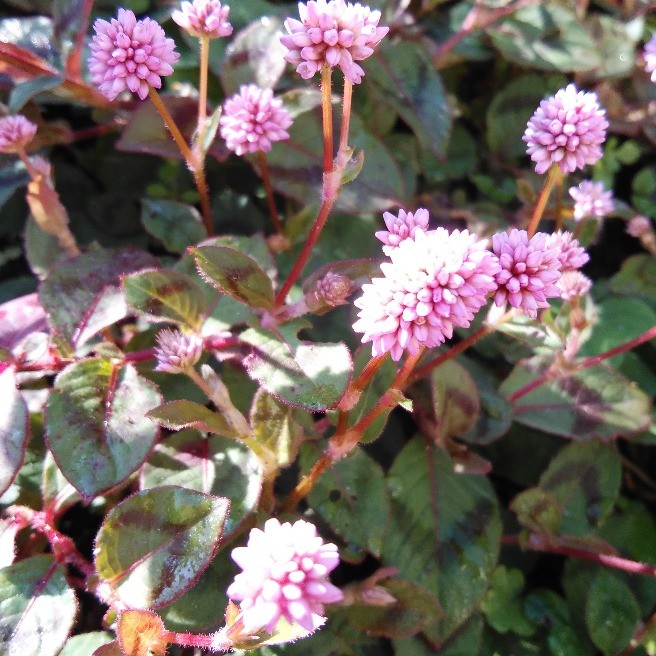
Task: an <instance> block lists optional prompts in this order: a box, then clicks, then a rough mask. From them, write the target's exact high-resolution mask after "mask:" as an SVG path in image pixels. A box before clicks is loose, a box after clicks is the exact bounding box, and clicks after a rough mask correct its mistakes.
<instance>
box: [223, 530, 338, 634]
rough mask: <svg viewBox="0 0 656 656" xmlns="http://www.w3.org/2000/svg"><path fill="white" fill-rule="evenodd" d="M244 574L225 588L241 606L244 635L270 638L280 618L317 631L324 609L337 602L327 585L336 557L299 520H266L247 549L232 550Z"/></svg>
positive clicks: (333, 589)
mask: <svg viewBox="0 0 656 656" xmlns="http://www.w3.org/2000/svg"><path fill="white" fill-rule="evenodd" d="M232 559H233V560H234V561H235V562H236V563H237V565H239V567H241V569H242V570H243V571H242V572H241V573H240V574H237V576H236V577H235V580H234V581H233V583H232V584H231V585H230V587H229V588H228V596H229V597H230V598H231V599H234V600H236V601H240V602H241V603H240V608H241V610H242V619H243V622H244V630H245V631H246V632H249V631H251V632H256V631H258V630H260V629H262V628H264V629H266V630H267V631H268V632H269V633H272V632H273V630H274V629H275V626H276V624H277V623H278V620H279V619H280V618H284V619H285V620H286V621H287V622H289V623H290V624H300V626H302V627H303V628H304V629H306V630H307V631H314V630H315V629H317V628H319V627H320V626H321V625H322V624H323V622H324V620H325V618H324V617H323V614H324V607H323V605H324V604H329V603H334V602H336V601H341V600H342V598H343V594H342V591H341V590H340V589H339V588H337V587H335V586H334V585H333V584H332V583H330V581H328V574H329V573H330V572H331V571H332V570H333V569H335V567H337V565H338V563H339V554H338V553H337V547H336V546H335V545H334V544H332V543H327V544H326V543H324V541H323V540H322V539H321V537H320V536H318V535H317V530H316V528H315V527H314V525H313V524H310V523H309V522H306V521H304V520H302V519H299V520H298V521H297V522H294V524H290V523H289V522H285V523H284V524H281V523H280V522H279V521H278V520H277V519H269V520H268V521H267V522H266V523H265V524H264V528H263V529H262V530H260V529H258V528H254V529H252V530H251V532H250V535H249V538H248V544H247V546H245V547H237V548H236V549H233V550H232Z"/></svg>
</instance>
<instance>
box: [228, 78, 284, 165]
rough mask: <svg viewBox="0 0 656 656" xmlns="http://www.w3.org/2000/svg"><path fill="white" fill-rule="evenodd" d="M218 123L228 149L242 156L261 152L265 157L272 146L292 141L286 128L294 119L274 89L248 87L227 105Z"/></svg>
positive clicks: (242, 88) (240, 91)
mask: <svg viewBox="0 0 656 656" xmlns="http://www.w3.org/2000/svg"><path fill="white" fill-rule="evenodd" d="M219 122H220V126H221V128H220V129H221V136H222V137H223V138H224V139H225V140H226V144H227V146H228V148H229V149H230V150H232V151H234V152H235V153H236V154H237V155H243V154H245V153H256V152H257V151H258V150H261V151H262V152H263V153H266V152H268V151H269V150H271V143H272V142H274V141H282V140H283V139H289V133H288V132H287V128H288V127H289V126H290V125H291V124H292V119H291V116H290V115H289V112H288V111H287V110H286V109H285V108H284V107H283V105H282V100H280V98H274V97H273V91H271V89H261V88H260V87H258V86H256V85H255V84H249V85H248V86H246V85H243V86H242V87H241V88H240V89H239V93H236V94H235V95H234V96H232V97H230V98H228V100H226V101H225V103H224V105H223V115H222V116H221V118H220V120H219Z"/></svg>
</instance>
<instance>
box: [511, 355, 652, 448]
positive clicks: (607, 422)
mask: <svg viewBox="0 0 656 656" xmlns="http://www.w3.org/2000/svg"><path fill="white" fill-rule="evenodd" d="M547 366H548V363H546V362H545V361H544V360H542V359H540V358H533V359H531V360H524V361H522V362H520V363H519V364H517V365H516V366H515V368H514V369H513V370H512V372H511V374H510V376H508V378H507V379H506V380H505V381H504V382H503V384H502V385H501V388H500V392H501V393H502V394H504V395H505V396H506V397H507V398H510V397H511V395H512V394H513V393H514V392H516V391H518V390H520V389H522V388H523V387H524V386H526V385H529V384H530V383H531V382H532V381H533V380H535V379H536V378H537V377H539V376H542V375H543V374H544V373H545V371H546V368H547ZM651 405H652V403H651V399H650V398H649V397H648V396H647V395H646V394H645V393H644V392H643V391H641V390H640V389H638V387H637V386H636V385H635V384H634V383H632V382H631V381H629V380H628V379H627V378H625V377H624V376H623V375H622V374H620V373H619V372H618V371H617V370H616V369H614V368H613V367H611V366H609V365H607V364H600V365H597V366H595V367H590V368H588V369H582V370H579V371H576V370H573V371H572V372H571V373H566V374H563V375H561V376H559V377H557V378H554V379H551V380H548V381H546V382H545V383H544V384H543V385H541V386H540V387H537V388H536V389H534V390H532V391H530V392H528V393H527V394H524V395H522V396H520V397H519V398H518V399H516V400H515V401H514V406H515V419H516V420H517V421H518V422H519V423H521V424H524V425H526V426H531V427H533V428H538V429H540V430H543V431H545V432H547V433H552V434H554V435H561V436H562V437H570V438H573V439H575V440H579V441H581V442H589V441H590V440H593V439H595V438H597V439H600V440H602V441H609V440H613V439H616V438H618V437H630V436H631V435H633V434H635V433H639V432H640V431H643V430H645V429H646V428H647V427H648V426H649V424H650V423H651Z"/></svg>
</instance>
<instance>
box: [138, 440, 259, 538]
mask: <svg viewBox="0 0 656 656" xmlns="http://www.w3.org/2000/svg"><path fill="white" fill-rule="evenodd" d="M167 484H168V485H179V486H180V487H184V488H186V489H189V490H196V491H198V492H204V493H206V494H213V495H214V496H219V495H220V496H225V497H228V498H229V499H231V500H232V501H231V504H230V516H229V517H228V519H227V520H226V524H225V529H224V536H227V535H229V534H230V533H232V532H233V531H234V530H235V529H236V528H237V527H238V526H239V525H240V524H241V523H242V521H243V520H244V518H245V517H247V516H248V515H249V514H250V513H252V512H253V510H254V509H255V507H256V506H257V502H258V501H259V499H260V491H261V488H262V466H261V465H260V461H259V459H258V458H257V456H256V455H255V454H254V453H253V451H251V449H249V448H248V447H247V446H245V445H243V444H240V443H238V442H235V441H234V440H230V439H228V438H225V437H219V436H218V435H208V436H207V437H204V436H202V435H201V434H200V433H199V432H198V431H195V430H183V431H180V432H179V433H177V434H176V435H171V436H170V437H169V438H168V439H167V440H165V441H164V442H161V443H160V444H158V445H157V447H156V448H155V451H154V452H153V454H152V455H151V456H150V458H148V462H147V463H146V464H145V465H144V467H143V470H142V473H141V488H142V489H148V488H155V487H158V486H163V485H167Z"/></svg>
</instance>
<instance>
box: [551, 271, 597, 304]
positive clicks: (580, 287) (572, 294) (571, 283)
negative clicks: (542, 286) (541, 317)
mask: <svg viewBox="0 0 656 656" xmlns="http://www.w3.org/2000/svg"><path fill="white" fill-rule="evenodd" d="M557 285H558V289H560V298H562V299H563V301H572V300H574V299H575V298H578V297H579V296H585V295H586V294H587V293H588V292H589V291H590V289H591V288H592V280H590V278H588V277H587V276H586V275H583V274H582V273H581V272H580V271H576V270H574V269H570V270H568V271H563V275H562V276H560V278H559V279H558V282H557Z"/></svg>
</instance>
